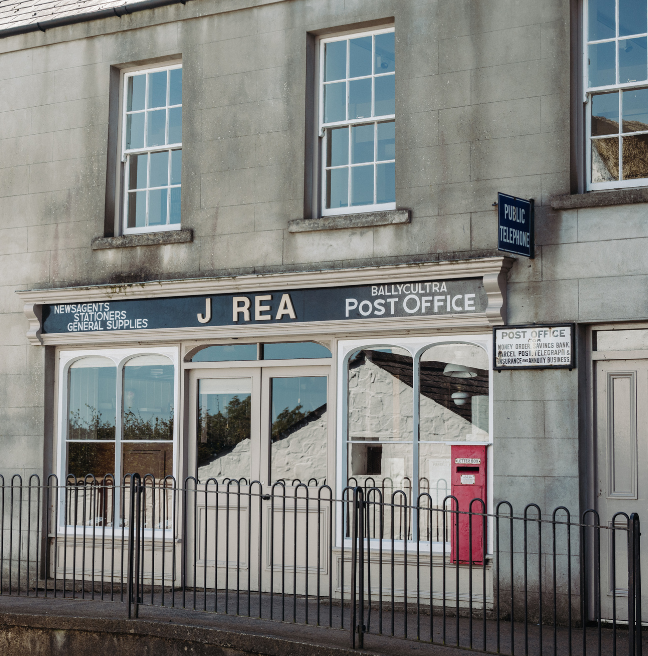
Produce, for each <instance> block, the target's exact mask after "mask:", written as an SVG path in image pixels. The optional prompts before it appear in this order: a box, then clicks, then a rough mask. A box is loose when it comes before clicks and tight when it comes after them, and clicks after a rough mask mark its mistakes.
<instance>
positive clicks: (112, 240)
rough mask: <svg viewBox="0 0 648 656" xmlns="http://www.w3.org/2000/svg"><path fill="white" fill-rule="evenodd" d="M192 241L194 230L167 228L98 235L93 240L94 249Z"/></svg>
mask: <svg viewBox="0 0 648 656" xmlns="http://www.w3.org/2000/svg"><path fill="white" fill-rule="evenodd" d="M192 241H193V230H189V229H187V230H166V231H164V232H147V233H143V234H139V235H122V236H121V237H96V238H95V239H93V240H92V250H93V251H98V250H103V249H104V248H136V247H137V246H160V245H163V244H187V243H189V242H192Z"/></svg>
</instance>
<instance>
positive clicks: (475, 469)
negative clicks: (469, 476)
mask: <svg viewBox="0 0 648 656" xmlns="http://www.w3.org/2000/svg"><path fill="white" fill-rule="evenodd" d="M457 471H458V472H478V471H479V467H457Z"/></svg>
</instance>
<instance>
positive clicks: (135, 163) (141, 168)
mask: <svg viewBox="0 0 648 656" xmlns="http://www.w3.org/2000/svg"><path fill="white" fill-rule="evenodd" d="M147 163H148V155H130V156H129V162H128V188H129V189H145V188H146V166H147Z"/></svg>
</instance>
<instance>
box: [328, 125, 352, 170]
mask: <svg viewBox="0 0 648 656" xmlns="http://www.w3.org/2000/svg"><path fill="white" fill-rule="evenodd" d="M326 149H327V153H326V165H327V166H342V165H344V164H348V163H349V128H335V129H333V130H329V132H328V139H327V143H326Z"/></svg>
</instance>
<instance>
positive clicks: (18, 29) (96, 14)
mask: <svg viewBox="0 0 648 656" xmlns="http://www.w3.org/2000/svg"><path fill="white" fill-rule="evenodd" d="M187 1H188V0H141V1H140V2H134V3H132V4H129V5H122V6H121V7H113V8H112V9H100V10H99V11H92V12H88V13H85V14H73V15H71V16H63V17H61V18H52V19H51V20H46V21H37V22H36V23H28V24H26V25H16V26H15V27H9V28H6V29H3V30H0V39H6V38H7V37H10V36H18V35H20V34H28V33H29V32H46V31H47V30H51V29H53V28H55V27H64V26H65V25H74V24H75V23H87V22H89V21H93V20H100V19H102V18H113V17H115V16H117V17H119V18H121V17H122V16H123V15H124V14H133V13H135V12H138V11H145V10H146V9H155V8H156V7H165V6H167V5H177V4H183V5H185V4H187Z"/></svg>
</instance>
